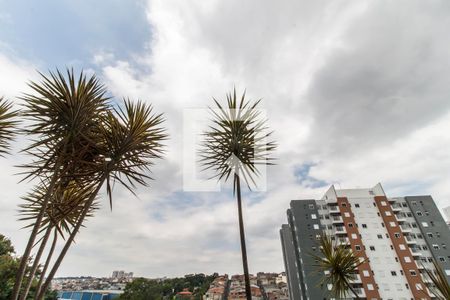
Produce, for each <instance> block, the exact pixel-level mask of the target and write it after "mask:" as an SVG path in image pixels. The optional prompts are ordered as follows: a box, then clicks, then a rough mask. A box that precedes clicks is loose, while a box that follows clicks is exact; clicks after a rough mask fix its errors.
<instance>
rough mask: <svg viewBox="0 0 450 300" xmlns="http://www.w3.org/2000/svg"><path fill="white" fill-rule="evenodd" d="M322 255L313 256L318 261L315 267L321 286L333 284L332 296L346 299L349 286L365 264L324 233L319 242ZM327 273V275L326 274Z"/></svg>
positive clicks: (349, 250)
mask: <svg viewBox="0 0 450 300" xmlns="http://www.w3.org/2000/svg"><path fill="white" fill-rule="evenodd" d="M319 245H320V247H319V248H320V253H321V254H322V255H316V254H312V257H313V258H314V259H315V260H316V263H317V264H315V267H316V271H317V273H318V274H320V276H321V280H320V282H319V285H327V284H331V285H332V289H331V294H332V295H333V296H335V297H338V298H341V297H345V296H346V295H348V293H349V287H348V286H349V284H351V282H352V281H353V280H354V279H353V276H354V275H355V274H357V273H358V267H359V266H360V265H361V264H362V263H363V262H364V260H361V259H360V257H359V256H357V255H355V254H354V253H353V251H352V250H351V249H349V248H346V247H345V246H344V245H338V244H337V243H336V242H334V241H333V240H332V239H331V237H330V236H328V235H327V234H325V233H323V234H322V235H321V237H320V240H319ZM325 271H327V274H324V273H325Z"/></svg>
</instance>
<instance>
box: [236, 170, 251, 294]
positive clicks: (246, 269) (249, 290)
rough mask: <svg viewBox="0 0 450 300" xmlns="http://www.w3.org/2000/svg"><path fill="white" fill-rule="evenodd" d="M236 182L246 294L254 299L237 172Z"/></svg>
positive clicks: (239, 181)
mask: <svg viewBox="0 0 450 300" xmlns="http://www.w3.org/2000/svg"><path fill="white" fill-rule="evenodd" d="M234 182H235V184H236V196H237V205H238V216H239V234H240V237H241V252H242V265H243V268H244V280H245V295H246V298H247V300H252V290H251V288H250V276H249V274H248V262H247V248H246V246H245V231H244V219H243V217H242V199H241V180H240V178H239V176H238V175H237V174H234Z"/></svg>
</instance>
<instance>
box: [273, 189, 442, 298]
mask: <svg viewBox="0 0 450 300" xmlns="http://www.w3.org/2000/svg"><path fill="white" fill-rule="evenodd" d="M287 219H288V224H283V225H282V227H281V230H280V236H281V243H282V249H283V257H284V262H285V268H286V274H287V279H288V288H289V293H290V294H289V296H290V299H291V300H298V299H314V300H316V299H332V298H331V296H330V294H329V289H331V287H330V286H320V285H318V283H319V281H320V278H321V277H322V276H324V274H319V273H318V272H317V268H316V267H315V266H314V265H315V263H316V262H315V261H314V259H313V257H312V255H311V254H320V250H319V246H318V238H319V237H320V235H321V234H322V232H326V233H328V234H329V235H331V236H332V238H333V239H334V240H335V241H336V242H337V243H339V244H343V245H345V246H346V247H349V248H351V249H352V251H354V252H355V253H356V254H357V255H359V256H360V257H362V258H364V259H366V260H365V262H364V263H363V264H361V265H360V266H359V269H358V273H356V274H354V279H353V281H352V286H353V288H354V290H355V291H356V292H357V293H358V296H359V297H360V298H362V299H400V300H409V299H433V296H432V295H430V294H429V291H428V289H427V286H428V285H429V284H430V283H431V282H430V281H429V279H428V278H427V276H425V274H424V268H428V269H433V264H432V262H433V260H434V261H436V262H437V263H438V264H439V266H440V267H441V268H442V269H443V270H444V272H445V273H446V275H447V280H449V281H450V250H449V247H450V231H449V228H448V226H447V224H446V223H445V221H444V219H443V217H442V215H441V214H440V212H439V209H438V208H437V207H436V205H435V203H434V201H433V199H432V198H431V197H430V196H412V197H409V196H408V197H397V198H388V197H387V196H386V194H385V193H384V190H383V188H382V186H381V184H377V185H376V186H375V187H373V188H366V189H339V190H337V189H335V187H334V186H331V187H330V189H329V190H328V191H327V192H326V193H325V195H324V196H323V198H322V199H321V200H314V199H307V200H293V201H291V203H290V208H289V209H288V210H287ZM349 298H351V295H349Z"/></svg>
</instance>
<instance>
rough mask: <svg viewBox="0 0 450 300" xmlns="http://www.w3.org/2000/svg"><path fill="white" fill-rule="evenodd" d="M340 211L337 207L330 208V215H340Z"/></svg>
mask: <svg viewBox="0 0 450 300" xmlns="http://www.w3.org/2000/svg"><path fill="white" fill-rule="evenodd" d="M340 213H341V211H340V210H339V207H338V206H337V205H333V206H330V214H340Z"/></svg>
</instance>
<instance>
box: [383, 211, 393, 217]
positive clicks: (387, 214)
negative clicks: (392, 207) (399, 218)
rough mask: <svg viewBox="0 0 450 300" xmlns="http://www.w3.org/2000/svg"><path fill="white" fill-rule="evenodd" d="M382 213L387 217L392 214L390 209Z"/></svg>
mask: <svg viewBox="0 0 450 300" xmlns="http://www.w3.org/2000/svg"><path fill="white" fill-rule="evenodd" d="M384 214H385V215H386V216H388V217H390V216H392V214H391V212H390V211H387V212H385V213H384Z"/></svg>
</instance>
